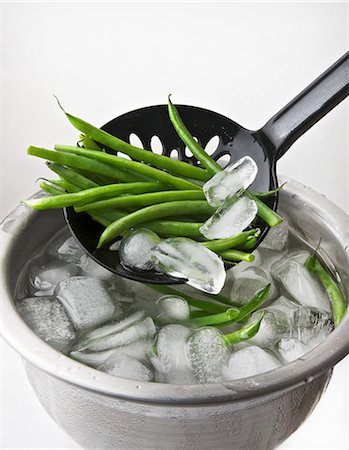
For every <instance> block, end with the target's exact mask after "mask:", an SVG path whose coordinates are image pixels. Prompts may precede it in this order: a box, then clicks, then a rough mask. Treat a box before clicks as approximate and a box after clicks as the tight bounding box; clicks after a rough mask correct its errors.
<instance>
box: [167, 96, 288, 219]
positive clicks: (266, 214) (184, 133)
mask: <svg viewBox="0 0 349 450" xmlns="http://www.w3.org/2000/svg"><path fill="white" fill-rule="evenodd" d="M168 110H169V115H170V119H171V122H172V124H173V125H174V127H175V129H176V131H177V133H178V135H179V136H180V138H181V139H182V141H183V142H184V143H185V144H186V145H187V147H188V148H189V149H190V150H191V152H192V153H193V155H194V156H195V157H196V159H197V160H199V161H200V162H201V163H202V165H203V166H204V167H206V168H207V170H208V171H209V172H210V174H211V175H215V174H216V173H218V172H221V171H222V168H221V167H220V166H219V165H218V164H217V163H216V161H215V160H214V159H213V158H211V156H209V155H208V154H207V153H206V152H205V151H204V150H203V149H202V148H201V147H200V146H199V144H198V143H197V142H196V141H195V139H194V138H193V136H192V135H191V134H190V132H189V130H188V129H187V128H186V127H185V125H184V123H183V122H182V120H181V118H180V116H179V114H178V111H177V109H176V107H175V106H174V105H173V104H172V102H171V100H170V98H169V99H168ZM245 193H246V195H248V196H249V197H250V198H252V199H253V200H254V201H255V202H256V204H257V207H258V215H259V217H261V218H262V219H263V220H264V221H265V222H266V223H267V224H268V225H269V226H271V227H274V226H276V225H278V224H279V223H280V222H282V218H281V217H280V216H279V215H278V214H277V213H276V212H275V211H273V210H272V209H271V208H269V207H268V206H267V205H265V204H264V203H263V202H262V201H261V200H259V198H258V197H257V196H256V195H255V194H253V193H251V192H248V191H246V192H245ZM257 195H258V194H257ZM271 195H273V194H271Z"/></svg>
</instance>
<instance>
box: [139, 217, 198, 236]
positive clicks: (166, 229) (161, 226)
mask: <svg viewBox="0 0 349 450" xmlns="http://www.w3.org/2000/svg"><path fill="white" fill-rule="evenodd" d="M201 226H202V223H201V222H200V223H195V222H179V221H175V220H161V221H160V220H154V221H151V222H147V225H146V227H147V228H149V230H152V231H154V232H155V233H157V234H160V235H161V236H163V237H171V236H184V237H190V238H195V237H200V236H201V233H200V231H199V229H200V227H201Z"/></svg>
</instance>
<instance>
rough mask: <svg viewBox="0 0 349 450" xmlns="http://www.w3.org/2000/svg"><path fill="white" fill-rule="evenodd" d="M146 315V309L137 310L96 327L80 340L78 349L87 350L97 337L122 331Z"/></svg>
mask: <svg viewBox="0 0 349 450" xmlns="http://www.w3.org/2000/svg"><path fill="white" fill-rule="evenodd" d="M143 317H144V311H137V312H135V313H134V314H131V315H130V316H128V317H125V318H124V319H121V320H119V321H118V322H114V321H113V322H110V323H107V324H106V325H103V326H102V327H99V328H96V329H94V330H92V331H90V332H88V333H86V334H85V335H84V339H83V340H82V341H81V342H79V343H78V344H77V346H76V350H79V351H81V350H85V349H87V348H89V347H90V344H91V342H92V343H93V341H94V340H95V339H101V338H105V337H106V336H110V335H113V334H116V333H119V332H120V331H123V330H125V329H126V328H128V327H130V326H131V325H133V324H135V323H137V322H139V321H140V320H141V319H143Z"/></svg>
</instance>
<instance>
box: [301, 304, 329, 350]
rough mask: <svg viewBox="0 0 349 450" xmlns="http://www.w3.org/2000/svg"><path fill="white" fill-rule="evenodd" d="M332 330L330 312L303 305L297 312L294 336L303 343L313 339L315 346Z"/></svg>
mask: <svg viewBox="0 0 349 450" xmlns="http://www.w3.org/2000/svg"><path fill="white" fill-rule="evenodd" d="M332 330H333V323H332V321H331V318H330V315H329V314H327V313H324V312H323V311H320V310H317V309H314V308H307V307H301V308H299V309H298V311H297V312H296V315H295V320H294V328H293V337H294V338H296V339H298V340H299V341H300V342H302V343H303V344H309V342H310V341H313V343H314V344H313V346H314V347H315V346H316V345H318V344H320V343H321V342H322V341H323V340H325V339H326V338H327V336H328V335H329V334H330V333H331V331H332ZM312 348H313V347H312Z"/></svg>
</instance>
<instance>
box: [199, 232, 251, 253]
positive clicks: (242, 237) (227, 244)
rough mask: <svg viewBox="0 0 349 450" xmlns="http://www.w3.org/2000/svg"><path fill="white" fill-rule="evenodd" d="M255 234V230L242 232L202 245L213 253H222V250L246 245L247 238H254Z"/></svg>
mask: <svg viewBox="0 0 349 450" xmlns="http://www.w3.org/2000/svg"><path fill="white" fill-rule="evenodd" d="M256 232H258V229H257V228H255V229H253V230H249V231H243V232H242V233H239V234H237V235H236V236H233V237H231V238H226V239H215V240H212V241H206V242H202V245H203V246H204V247H206V248H208V249H209V250H212V251H214V252H223V251H224V250H229V249H231V248H235V247H236V246H238V245H241V244H244V243H246V242H247V238H248V237H251V236H254V235H255V234H256Z"/></svg>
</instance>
